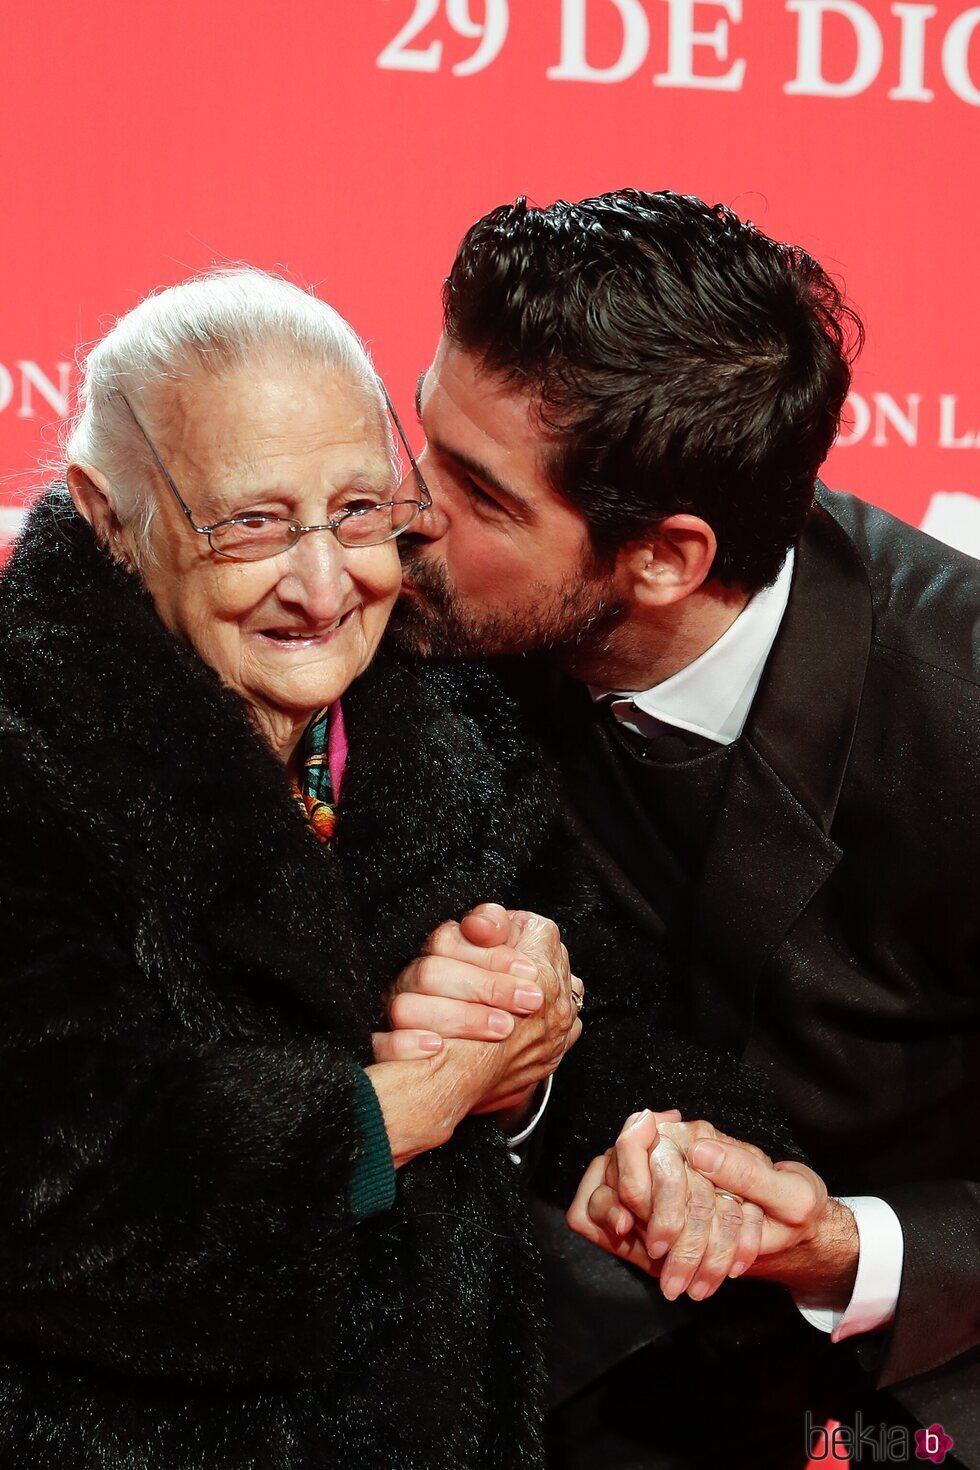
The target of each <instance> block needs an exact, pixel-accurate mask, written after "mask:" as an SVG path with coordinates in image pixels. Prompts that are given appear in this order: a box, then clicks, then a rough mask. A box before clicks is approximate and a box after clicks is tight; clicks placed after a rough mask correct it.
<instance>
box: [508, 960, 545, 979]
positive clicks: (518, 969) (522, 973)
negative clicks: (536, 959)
mask: <svg viewBox="0 0 980 1470" xmlns="http://www.w3.org/2000/svg"><path fill="white" fill-rule="evenodd" d="M507 973H508V974H509V975H513V976H515V978H516V979H518V980H535V979H537V974H538V967H537V965H535V964H532V963H531V961H530V960H511V962H510V965H509V967H508V971H507Z"/></svg>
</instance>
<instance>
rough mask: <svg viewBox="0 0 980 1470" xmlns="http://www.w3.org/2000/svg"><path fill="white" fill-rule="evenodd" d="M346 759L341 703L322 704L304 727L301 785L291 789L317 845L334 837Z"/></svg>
mask: <svg viewBox="0 0 980 1470" xmlns="http://www.w3.org/2000/svg"><path fill="white" fill-rule="evenodd" d="M346 758H347V740H346V736H345V734H344V721H343V715H342V714H341V710H340V704H339V703H337V704H334V705H329V704H328V705H324V707H323V709H321V710H319V711H318V712H317V713H316V714H315V715H314V716H313V718H312V720H311V721H310V723H309V724H308V725H307V727H306V733H305V734H304V736H303V752H302V770H301V776H300V782H299V784H298V785H295V784H294V786H293V795H294V796H295V798H296V800H297V801H298V802H299V804H300V807H301V809H302V812H303V815H304V816H305V817H306V818H307V820H308V821H309V823H310V826H311V827H312V828H313V833H314V835H315V837H316V838H317V840H318V841H319V842H329V841H330V839H331V838H332V837H333V835H334V829H335V827H336V825H337V800H338V797H339V794H340V777H341V776H342V774H343V769H344V762H345V761H346Z"/></svg>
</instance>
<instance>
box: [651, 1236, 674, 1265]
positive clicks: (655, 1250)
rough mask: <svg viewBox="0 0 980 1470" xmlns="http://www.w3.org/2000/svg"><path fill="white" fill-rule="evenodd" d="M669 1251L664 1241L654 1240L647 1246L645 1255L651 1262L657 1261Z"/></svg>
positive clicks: (668, 1246)
mask: <svg viewBox="0 0 980 1470" xmlns="http://www.w3.org/2000/svg"><path fill="white" fill-rule="evenodd" d="M669 1250H670V1245H669V1244H668V1242H667V1241H666V1240H654V1241H651V1243H650V1244H649V1245H648V1246H647V1255H648V1256H649V1257H650V1259H651V1261H659V1260H660V1258H661V1256H665V1255H666V1254H667V1252H668V1251H669Z"/></svg>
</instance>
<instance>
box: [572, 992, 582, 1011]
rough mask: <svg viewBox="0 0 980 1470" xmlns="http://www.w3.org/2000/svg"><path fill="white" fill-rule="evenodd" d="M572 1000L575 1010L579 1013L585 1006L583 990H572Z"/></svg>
mask: <svg viewBox="0 0 980 1470" xmlns="http://www.w3.org/2000/svg"><path fill="white" fill-rule="evenodd" d="M572 1000H573V1001H574V1002H575V1009H576V1010H577V1011H580V1010H581V1009H582V1007H583V1006H584V1005H585V991H584V990H573V991H572Z"/></svg>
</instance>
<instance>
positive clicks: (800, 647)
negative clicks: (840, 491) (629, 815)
mask: <svg viewBox="0 0 980 1470" xmlns="http://www.w3.org/2000/svg"><path fill="white" fill-rule="evenodd" d="M831 503H832V501H831ZM871 634H872V619H871V596H870V588H869V586H868V581H867V576H866V574H865V571H864V568H863V567H862V565H861V563H860V561H859V560H858V558H857V555H856V553H855V551H854V548H853V547H852V545H851V543H850V542H849V540H848V539H847V537H846V536H845V534H844V532H843V531H842V530H841V528H840V527H839V526H838V525H837V523H836V521H834V519H833V518H832V516H831V515H829V514H828V513H827V511H826V510H825V509H824V508H823V507H822V505H820V504H818V505H816V506H815V507H814V509H813V511H812V512H811V515H810V517H809V519H808V521H807V525H806V529H805V531H804V535H803V538H802V540H801V543H800V546H799V549H798V552H797V559H796V567H795V570H794V575H793V586H792V589H791V592H790V599H789V604H788V607H787V609H786V614H785V616H784V619H783V623H782V627H781V628H780V632H779V636H778V638H777V640H776V643H775V645H774V647H773V651H772V654H771V655H770V658H769V662H768V664H767V666H766V671H765V674H764V676H763V682H762V684H761V686H760V688H759V692H758V694H757V695H756V699H755V702H754V704H753V706H752V710H751V713H750V715H749V720H748V724H747V726H746V729H745V732H744V734H743V736H742V738H741V740H740V741H739V743H738V746H737V748H736V750H735V752H734V754H733V760H732V768H731V771H730V773H729V779H728V783H727V786H726V790H725V795H724V798H723V801H722V806H721V810H720V812H719V815H718V819H717V821H716V824H715V828H714V831H713V833H712V836H711V841H710V843H709V845H708V850H707V853H706V856H705V862H704V867H703V869H702V875H701V880H700V883H699V885H698V891H697V895H696V899H695V923H694V935H695V938H694V944H693V951H692V1005H693V1016H694V1028H695V1031H696V1033H697V1034H698V1035H699V1036H700V1037H701V1038H702V1039H703V1040H705V1041H706V1042H708V1043H710V1044H712V1045H717V1046H721V1047H724V1048H725V1049H736V1050H739V1051H740V1050H742V1049H743V1048H744V1046H745V1044H746V1043H747V1041H748V1038H749V1035H750V1032H751V1028H752V1019H753V1013H754V1006H755V993H756V987H757V984H758V980H759V975H760V972H761V970H762V968H763V967H764V965H765V964H766V961H767V960H768V959H769V958H770V956H771V955H772V954H773V952H774V951H775V950H776V948H777V947H778V945H779V944H780V943H781V941H782V940H783V938H784V937H785V935H786V934H787V932H788V931H789V929H790V928H791V927H792V925H793V923H794V922H795V921H796V919H797V918H798V917H799V915H800V914H801V913H802V911H803V909H804V908H805V907H806V905H807V904H808V903H809V902H810V900H811V899H812V898H813V896H814V894H815V893H817V892H818V891H819V889H820V888H821V887H822V886H823V885H824V883H826V882H827V879H828V878H829V877H830V875H831V873H832V872H833V871H834V869H835V867H836V866H837V863H838V862H839V860H840V856H841V853H840V849H839V847H838V846H837V844H836V843H835V842H834V841H833V839H832V837H831V835H830V833H831V827H832V823H833V818H834V813H835V811H836V808H837V802H838V800H839V797H840V792H841V787H842V785H843V781H844V776H845V773H846V770H847V764H848V760H849V757H850V752H851V746H852V744H853V740H854V732H855V728H856V724H857V716H858V710H859V708H860V702H861V694H862V690H863V687H864V678H865V672H866V669H867V662H868V655H869V652H870V647H871Z"/></svg>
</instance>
